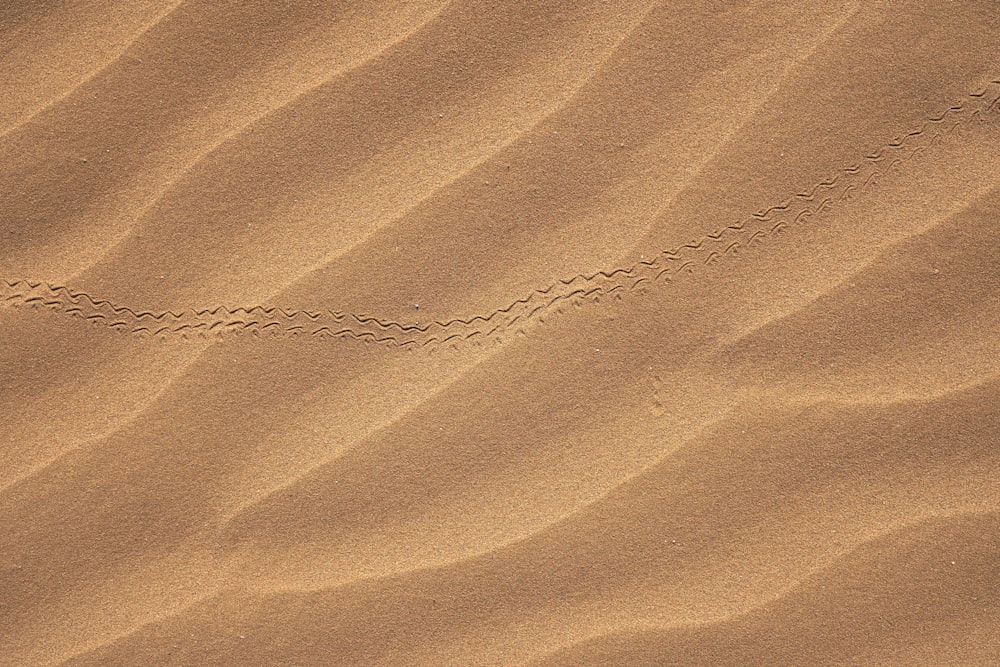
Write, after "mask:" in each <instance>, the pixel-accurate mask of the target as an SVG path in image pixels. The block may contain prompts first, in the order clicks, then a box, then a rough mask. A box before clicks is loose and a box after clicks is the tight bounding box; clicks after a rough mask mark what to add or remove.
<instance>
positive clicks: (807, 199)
mask: <svg viewBox="0 0 1000 667" xmlns="http://www.w3.org/2000/svg"><path fill="white" fill-rule="evenodd" d="M995 86H1000V79H992V80H991V81H989V83H987V84H986V85H985V87H984V88H982V90H980V91H979V92H975V93H970V94H969V95H968V96H967V99H963V100H962V101H960V102H959V103H957V104H953V105H952V106H950V107H948V108H947V109H945V110H943V111H942V112H941V113H939V114H937V115H935V116H932V117H930V118H928V119H927V120H926V121H925V122H924V123H923V124H922V125H921V126H920V127H919V128H918V129H916V130H912V131H909V132H907V133H906V134H903V135H900V136H897V137H895V138H893V139H892V140H890V141H889V142H888V143H886V144H885V145H883V146H882V147H881V148H879V149H877V150H875V151H873V152H872V153H869V154H868V155H865V156H864V159H863V161H862V162H859V163H856V164H854V165H851V166H848V167H844V168H842V169H841V171H840V172H839V173H837V174H836V175H834V176H832V177H830V178H827V179H825V180H823V181H820V182H818V183H816V184H815V185H813V187H812V188H810V189H809V190H807V191H804V192H801V193H797V194H795V195H792V196H791V197H788V198H786V199H785V200H784V201H782V202H781V203H779V204H776V205H774V206H771V207H769V208H767V209H764V210H762V211H758V212H756V213H753V214H751V215H750V216H749V217H748V218H746V219H745V220H738V221H737V222H735V223H733V224H731V225H728V226H726V227H723V228H721V229H719V230H717V231H716V232H714V233H708V234H706V235H705V236H703V237H702V238H701V239H695V240H692V241H690V242H688V243H685V244H683V245H680V246H678V247H676V248H673V249H670V250H663V251H661V252H660V253H659V255H657V256H656V257H655V258H654V259H651V260H642V261H639V262H637V263H635V264H633V265H631V266H626V267H618V268H614V269H610V270H606V271H605V270H599V271H596V272H593V273H589V274H585V273H581V274H577V275H575V276H573V277H571V278H568V279H559V280H557V281H556V282H554V283H552V284H550V285H549V286H548V287H546V288H544V289H536V290H535V291H534V292H532V293H530V294H528V295H527V296H525V297H523V298H520V299H518V300H516V301H514V302H512V303H510V304H509V305H507V306H506V307H503V308H498V309H497V310H494V311H493V312H491V313H489V314H486V315H474V316H472V317H469V318H460V317H456V318H453V319H450V320H445V321H441V320H434V321H432V322H425V323H419V322H415V323H403V322H398V321H395V320H392V319H380V318H378V317H375V316H371V315H367V314H363V313H352V312H342V311H337V310H329V309H327V310H298V309H285V308H281V307H265V306H262V305H255V306H251V307H236V308H229V307H226V306H216V307H214V308H211V309H207V308H206V309H186V310H181V311H179V312H175V311H172V310H166V311H152V310H140V309H133V308H130V307H128V306H120V305H116V304H114V303H112V302H111V301H108V300H106V299H99V298H96V297H94V296H92V295H90V294H88V293H87V292H84V291H74V290H72V289H70V288H68V287H66V286H63V285H53V284H51V283H48V282H45V281H30V280H14V281H11V280H0V304H6V305H11V306H15V307H17V306H20V305H28V306H32V307H35V308H37V307H38V306H42V307H45V308H48V309H51V310H54V311H56V312H61V313H64V314H68V315H73V316H75V317H79V318H82V319H85V320H87V321H89V322H91V323H93V324H95V325H102V326H108V327H110V328H112V329H114V330H116V331H119V332H121V333H132V334H136V335H151V336H156V337H161V336H167V335H174V334H177V335H179V336H181V337H183V338H187V337H188V335H189V334H198V335H199V336H203V337H204V336H206V335H209V334H212V335H217V336H222V335H225V334H236V335H240V334H245V333H250V334H252V335H256V336H259V335H260V334H261V333H266V334H270V335H271V336H273V337H283V336H292V337H297V336H299V335H306V336H310V337H319V338H349V339H354V340H357V341H361V342H364V343H379V344H385V345H389V346H393V347H403V348H405V349H414V348H423V347H427V346H432V347H438V346H440V345H444V344H447V343H452V344H457V343H459V342H470V343H474V344H481V343H482V342H484V341H486V340H489V339H493V340H494V341H495V342H500V341H501V340H502V339H501V335H502V334H505V333H507V332H510V331H513V332H514V333H524V329H523V327H524V326H525V325H526V324H527V323H528V322H529V321H534V320H538V321H542V322H544V320H543V319H542V317H543V316H544V315H545V314H546V313H548V312H549V311H550V310H552V309H557V310H561V308H562V306H564V305H567V304H569V303H573V304H574V305H576V306H580V305H582V304H583V303H584V302H587V301H599V300H600V299H601V297H604V296H611V297H615V298H618V299H620V298H621V297H622V296H623V295H624V294H625V293H626V292H636V291H638V292H642V291H645V290H646V289H647V288H648V287H650V286H652V285H654V284H658V283H659V284H667V283H671V282H673V280H674V279H675V278H677V277H681V276H683V275H684V274H691V273H693V272H694V269H695V268H696V266H698V265H700V264H711V263H713V262H715V261H718V260H719V259H721V258H723V257H725V256H728V255H734V254H736V253H737V252H738V251H739V250H740V249H741V248H743V247H751V246H753V245H754V244H756V243H758V242H760V241H763V239H764V238H766V237H767V236H770V235H773V234H780V233H783V232H784V231H785V230H786V229H787V228H788V226H789V224H792V223H794V224H799V225H802V224H805V223H806V222H807V221H808V220H809V219H810V218H812V217H814V216H817V215H819V214H821V213H823V212H825V211H827V210H829V209H830V208H831V207H832V206H834V205H835V204H836V203H837V202H840V201H843V200H849V199H850V198H851V197H852V196H853V194H855V193H857V192H860V191H864V190H866V189H871V188H873V187H875V186H877V184H878V180H879V179H880V178H881V177H882V176H884V175H885V174H887V173H889V172H890V171H891V170H892V169H894V168H898V167H900V166H901V165H902V164H903V163H905V162H907V161H909V160H911V159H912V158H914V157H915V156H917V155H919V154H920V153H922V152H923V151H924V150H926V149H927V148H929V147H931V146H934V145H935V144H936V143H938V142H940V141H941V140H943V138H944V137H945V136H947V135H950V134H952V133H953V132H955V131H956V130H958V129H959V127H960V126H963V125H967V124H969V123H971V122H973V121H975V120H979V121H980V122H986V114H988V113H991V112H1000V95H998V96H997V97H995V98H993V96H992V95H988V93H989V91H990V90H991V89H993V88H994V87H995ZM991 98H992V99H991ZM950 118H954V119H955V120H954V122H953V123H950V122H949V119H950ZM935 126H937V127H938V128H939V129H937V130H936V131H934V132H929V131H928V130H929V129H930V128H932V127H935ZM918 141H921V142H925V143H926V145H914V144H915V143H916V142H918ZM821 195H825V196H822V198H820V197H821ZM818 198H820V199H819V201H818V202H817V203H815V204H814V205H811V204H812V203H813V202H816V200H817V199H818ZM727 235H728V236H729V237H730V238H726V237H727ZM731 239H732V240H731ZM562 302H565V303H562Z"/></svg>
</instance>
